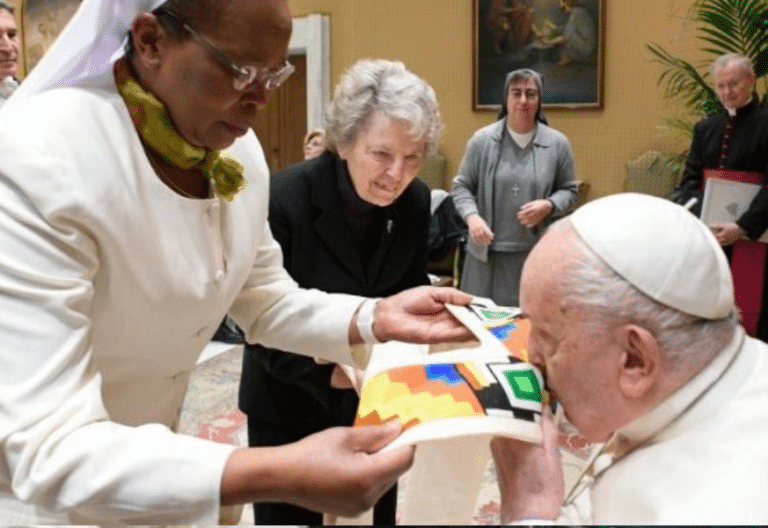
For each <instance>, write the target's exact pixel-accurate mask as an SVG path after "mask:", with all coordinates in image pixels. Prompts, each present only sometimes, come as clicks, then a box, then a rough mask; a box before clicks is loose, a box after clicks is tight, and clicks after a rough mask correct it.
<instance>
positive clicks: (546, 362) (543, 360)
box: [520, 231, 623, 442]
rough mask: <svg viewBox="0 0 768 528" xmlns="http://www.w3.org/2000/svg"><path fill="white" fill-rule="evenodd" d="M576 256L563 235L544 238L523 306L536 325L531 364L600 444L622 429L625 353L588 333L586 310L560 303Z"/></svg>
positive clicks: (526, 277) (530, 267) (606, 336)
mask: <svg viewBox="0 0 768 528" xmlns="http://www.w3.org/2000/svg"><path fill="white" fill-rule="evenodd" d="M570 236H574V235H570ZM574 258H576V257H575V254H574V252H573V250H572V245H571V243H570V242H569V239H568V237H567V236H565V235H564V234H563V232H562V231H559V232H555V233H554V234H553V233H548V234H547V235H545V236H544V237H543V238H542V239H541V241H540V242H539V243H538V244H537V245H536V246H535V247H534V248H533V250H532V251H531V253H530V255H529V257H528V259H527V260H526V262H525V266H524V268H523V275H522V279H521V285H520V287H521V289H520V303H521V308H522V309H523V312H524V314H525V315H526V316H527V317H528V318H529V319H530V322H531V334H530V338H529V342H528V355H529V358H530V361H531V363H533V364H534V365H536V366H537V367H539V368H540V369H541V371H542V374H543V375H544V377H545V379H546V385H547V388H548V389H549V390H550V392H551V393H552V396H553V397H554V398H555V399H556V400H557V401H558V402H559V403H560V405H562V406H563V410H564V411H565V415H566V417H567V418H568V420H569V421H570V422H571V423H572V424H573V425H574V426H576V428H577V429H578V430H579V431H580V432H581V434H582V435H584V436H585V437H586V438H587V439H588V440H590V441H593V442H601V441H604V440H606V439H607V438H608V436H609V435H610V434H611V433H612V432H613V431H614V430H615V429H616V428H618V427H619V426H620V425H623V424H622V422H621V419H622V417H620V416H617V413H616V409H617V408H619V407H618V405H616V404H615V402H616V401H617V400H616V398H617V397H618V391H617V379H618V375H619V370H620V369H619V366H620V365H621V362H620V352H621V351H620V350H619V349H618V348H617V347H616V346H615V344H614V342H613V341H612V337H611V335H610V333H596V332H593V331H591V330H590V329H589V326H588V323H587V321H588V320H587V317H586V316H587V314H586V312H585V311H583V310H582V309H577V308H573V307H570V308H566V307H564V305H563V303H562V302H561V301H562V299H563V286H562V281H561V278H562V277H563V276H564V275H563V274H564V273H568V264H569V262H572V260H569V259H574Z"/></svg>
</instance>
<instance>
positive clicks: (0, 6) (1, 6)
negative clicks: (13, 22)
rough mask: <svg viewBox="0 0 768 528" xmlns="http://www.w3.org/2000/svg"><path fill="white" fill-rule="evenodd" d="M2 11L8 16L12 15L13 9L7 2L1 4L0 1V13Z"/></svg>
mask: <svg viewBox="0 0 768 528" xmlns="http://www.w3.org/2000/svg"><path fill="white" fill-rule="evenodd" d="M2 10H6V11H8V12H9V13H10V14H13V12H14V7H13V6H12V5H11V4H9V3H8V2H3V0H0V11H2Z"/></svg>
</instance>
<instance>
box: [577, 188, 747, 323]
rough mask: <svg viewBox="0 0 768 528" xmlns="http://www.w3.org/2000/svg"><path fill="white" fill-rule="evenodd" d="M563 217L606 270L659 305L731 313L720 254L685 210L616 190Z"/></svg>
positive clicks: (707, 314) (710, 314) (729, 284)
mask: <svg viewBox="0 0 768 528" xmlns="http://www.w3.org/2000/svg"><path fill="white" fill-rule="evenodd" d="M569 220H570V221H571V223H572V225H573V228H574V229H575V230H576V233H577V234H578V235H579V236H580V237H581V238H582V240H583V241H584V242H585V243H586V245H587V246H588V247H589V248H590V249H592V251H594V252H595V253H596V254H597V256H599V257H600V258H601V259H602V260H603V261H604V262H605V263H606V264H607V265H608V266H609V267H610V268H611V269H612V270H614V271H615V272H616V273H618V274H619V275H620V276H622V277H623V278H624V279H626V280H627V281H628V282H629V283H630V284H632V285H633V286H635V287H636V288H637V289H639V290H640V291H641V292H643V293H644V294H646V295H648V296H649V297H651V298H652V299H654V300H656V301H658V302H659V303H661V304H664V305H666V306H669V307H671V308H675V309H677V310H680V311H681V312H685V313H687V314H690V315H694V316H697V317H702V318H705V319H722V318H724V317H728V316H729V315H730V314H731V313H732V312H733V310H734V298H733V280H732V279H731V270H730V267H729V266H728V261H727V260H726V258H725V254H724V253H723V250H722V248H721V247H720V245H719V244H718V243H717V240H716V239H715V237H714V235H713V234H712V231H711V230H710V229H709V228H708V227H707V226H706V225H705V224H704V223H702V222H701V221H700V220H699V219H698V218H696V217H695V216H694V215H692V214H691V213H690V212H689V211H688V210H686V209H685V208H683V207H681V206H679V205H676V204H674V203H672V202H670V201H668V200H664V199H662V198H657V197H655V196H650V195H646V194H637V193H622V194H615V195H612V196H607V197H605V198H600V199H597V200H594V201H592V202H589V203H588V204H585V205H584V206H582V207H580V208H578V209H577V210H576V211H575V212H574V213H573V214H572V215H571V216H570V217H569Z"/></svg>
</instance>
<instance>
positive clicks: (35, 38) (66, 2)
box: [19, 0, 80, 74]
mask: <svg viewBox="0 0 768 528" xmlns="http://www.w3.org/2000/svg"><path fill="white" fill-rule="evenodd" d="M19 3H20V4H21V6H22V10H21V19H22V21H21V23H22V25H23V30H22V38H23V41H24V43H23V45H24V71H25V72H26V74H29V72H30V71H32V68H34V67H35V65H36V64H37V63H38V61H39V60H40V58H41V57H42V56H43V54H44V53H45V52H46V51H48V48H50V47H51V44H53V41H54V40H56V37H57V36H59V33H61V30H63V29H64V26H66V25H67V22H69V19H70V18H72V15H74V14H75V11H76V10H77V7H78V6H79V5H80V0H24V1H23V2H22V1H21V0H20V1H19Z"/></svg>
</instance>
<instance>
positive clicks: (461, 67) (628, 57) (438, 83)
mask: <svg viewBox="0 0 768 528" xmlns="http://www.w3.org/2000/svg"><path fill="white" fill-rule="evenodd" d="M289 2H290V5H291V10H292V12H293V14H294V16H303V15H307V14H310V13H326V14H328V15H330V21H331V23H330V26H331V83H332V84H335V83H336V81H337V80H338V78H339V75H340V74H341V72H342V71H343V70H344V68H346V67H347V66H349V65H350V64H351V63H352V62H354V61H355V60H357V59H360V58H365V57H376V58H379V57H380V58H388V59H397V60H402V61H403V62H405V63H406V65H407V66H408V68H409V69H411V70H413V71H414V72H415V73H417V74H418V75H420V76H422V77H424V78H425V79H426V80H427V81H428V82H429V83H430V84H431V85H432V86H433V87H434V89H435V91H436V92H437V96H438V99H439V100H440V105H441V109H442V112H443V115H444V118H445V122H446V132H445V136H444V139H443V145H442V149H443V151H444V152H445V154H446V156H447V159H448V172H449V173H451V174H453V173H454V172H455V170H456V168H457V166H458V164H459V162H460V160H461V156H462V154H463V151H464V146H465V144H466V141H467V139H468V138H469V136H470V135H471V133H472V132H473V131H474V130H476V129H477V128H479V127H481V126H483V125H485V124H487V123H490V122H491V121H492V120H493V119H494V118H495V112H491V111H477V112H475V111H473V110H472V9H473V7H472V1H471V0H289ZM605 3H606V9H605V23H606V24H605V26H606V27H605V42H606V49H605V84H604V96H603V98H604V106H603V108H602V109H601V110H595V109H591V110H567V109H551V110H548V112H547V117H548V119H549V122H550V124H551V125H552V126H554V127H555V128H558V129H560V130H562V131H563V132H564V133H565V134H566V135H567V136H568V137H569V138H570V140H571V142H572V144H573V147H574V151H575V156H576V166H577V172H578V177H579V179H582V180H585V181H588V182H589V183H590V184H591V187H592V190H591V191H590V195H589V197H590V198H594V197H596V196H602V195H605V194H610V193H614V192H618V191H620V190H621V185H622V181H623V178H624V174H625V172H624V164H625V163H626V162H627V161H628V160H630V159H633V158H635V157H637V156H638V155H639V154H640V153H642V152H644V151H645V150H648V149H662V150H669V149H673V150H674V149H677V148H678V147H680V143H679V140H675V139H674V138H673V137H671V136H669V135H667V134H666V133H665V132H662V131H660V130H659V129H658V126H657V125H658V123H659V120H660V119H661V118H662V117H664V116H666V115H669V114H670V113H673V112H674V111H676V108H675V107H671V106H670V105H669V104H668V103H666V102H664V101H662V99H661V90H660V89H659V88H657V86H656V80H657V78H658V73H659V69H658V66H657V65H656V64H655V63H653V62H651V60H650V55H649V53H648V52H647V51H646V49H645V44H646V43H647V42H657V43H659V44H662V45H663V46H665V47H666V48H667V49H669V50H671V51H673V52H674V53H682V54H684V55H685V56H686V57H689V56H690V55H691V53H693V52H694V51H693V50H694V47H695V41H694V39H693V38H692V33H693V32H692V29H685V30H681V28H682V26H683V20H682V19H683V17H684V16H685V15H686V11H687V9H688V7H689V6H690V5H691V4H692V0H646V1H645V2H642V3H641V4H638V3H637V2H631V1H629V0H605ZM449 182H450V178H449Z"/></svg>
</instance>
